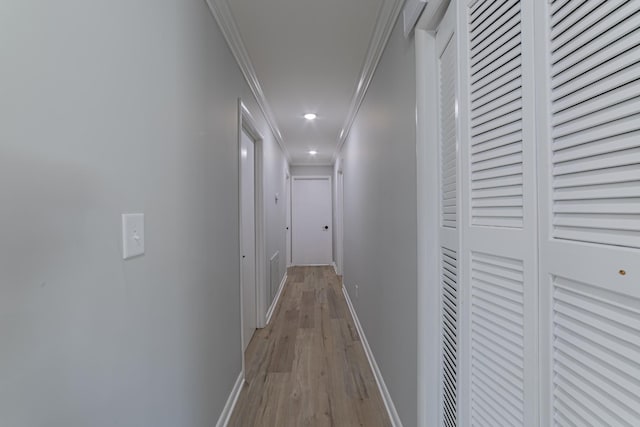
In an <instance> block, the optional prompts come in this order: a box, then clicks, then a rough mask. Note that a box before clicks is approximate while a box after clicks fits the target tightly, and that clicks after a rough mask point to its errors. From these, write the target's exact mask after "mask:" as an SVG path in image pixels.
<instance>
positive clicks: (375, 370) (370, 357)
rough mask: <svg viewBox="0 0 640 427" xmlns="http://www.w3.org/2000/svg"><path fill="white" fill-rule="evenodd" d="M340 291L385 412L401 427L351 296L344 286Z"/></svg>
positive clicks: (392, 423)
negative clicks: (356, 331) (385, 409)
mask: <svg viewBox="0 0 640 427" xmlns="http://www.w3.org/2000/svg"><path fill="white" fill-rule="evenodd" d="M342 293H343V294H344V298H345V299H346V300H347V305H348V306H349V311H350V312H351V317H353V322H354V323H355V324H356V329H357V330H358V335H360V341H361V342H362V346H363V347H364V352H365V354H366V355H367V360H368V361H369V366H371V370H372V371H373V376H374V377H375V379H376V383H377V384H378V389H379V390H380V395H381V396H382V400H383V401H384V406H385V408H387V413H388V414H389V419H390V420H391V425H392V426H393V427H402V421H400V416H399V415H398V411H396V406H395V405H394V404H393V400H392V399H391V395H390V394H389V390H388V389H387V386H386V384H385V383H384V379H383V378H382V373H381V372H380V368H379V367H378V363H377V362H376V359H375V357H373V353H372V352H371V347H369V342H368V341H367V337H366V336H365V334H364V332H363V330H362V325H361V324H360V319H358V315H357V314H356V310H355V309H354V308H353V304H352V303H351V298H349V293H348V292H347V289H346V288H345V287H344V286H343V287H342Z"/></svg>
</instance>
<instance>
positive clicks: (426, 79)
mask: <svg viewBox="0 0 640 427" xmlns="http://www.w3.org/2000/svg"><path fill="white" fill-rule="evenodd" d="M415 40H416V46H415V48H416V70H417V71H416V78H417V81H416V101H417V118H418V119H417V128H416V138H417V141H416V151H417V156H416V160H417V162H416V163H417V164H416V167H417V170H416V176H417V206H418V298H417V299H418V307H419V310H418V369H417V377H418V425H420V426H431V425H437V423H438V414H439V411H440V407H439V404H440V402H441V399H440V393H439V389H440V387H439V380H440V366H441V365H440V329H439V325H440V318H439V314H440V293H439V286H438V283H439V269H438V262H439V259H440V255H439V251H438V242H439V233H438V225H439V219H438V218H439V214H438V203H433V200H439V197H440V196H439V193H438V170H439V165H438V159H439V157H438V144H437V140H438V120H437V118H438V111H437V104H436V102H435V101H434V100H435V99H438V98H437V96H438V88H437V84H436V80H435V78H434V77H433V76H435V75H437V67H436V64H435V60H434V58H435V57H436V42H435V34H434V33H433V32H432V31H431V32H427V31H424V30H421V29H419V28H416V30H415Z"/></svg>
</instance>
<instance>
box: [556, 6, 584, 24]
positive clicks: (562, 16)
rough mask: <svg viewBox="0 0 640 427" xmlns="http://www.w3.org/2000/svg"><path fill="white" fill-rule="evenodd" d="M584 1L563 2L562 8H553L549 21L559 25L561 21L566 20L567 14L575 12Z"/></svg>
mask: <svg viewBox="0 0 640 427" xmlns="http://www.w3.org/2000/svg"><path fill="white" fill-rule="evenodd" d="M584 3H585V2H584V1H574V0H569V1H567V2H566V3H564V5H563V7H562V8H557V9H555V11H554V12H553V13H552V18H551V22H552V23H553V24H554V25H559V24H560V23H561V22H562V21H564V20H566V19H567V17H568V16H569V15H571V14H574V13H576V11H578V10H580V8H581V7H582V6H583V4H584Z"/></svg>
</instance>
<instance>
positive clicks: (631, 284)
mask: <svg viewBox="0 0 640 427" xmlns="http://www.w3.org/2000/svg"><path fill="white" fill-rule="evenodd" d="M536 3H538V2H536ZM565 3H566V4H565ZM565 6H566V7H565ZM536 7H538V8H539V9H538V10H539V12H540V13H539V14H538V15H537V16H540V17H541V18H542V21H543V22H540V23H538V25H537V26H536V29H538V28H540V29H542V28H545V29H549V30H548V32H546V31H540V32H539V33H538V32H537V34H538V35H539V36H540V37H541V38H540V39H539V40H538V42H539V47H540V49H539V51H538V52H539V53H540V56H539V58H538V61H537V63H538V64H541V65H540V69H539V70H538V72H539V74H540V75H542V76H546V77H547V78H546V81H544V80H542V81H541V90H540V91H539V92H540V94H541V100H542V102H541V103H540V105H539V110H538V111H539V112H540V113H541V114H540V118H541V119H543V120H548V122H547V123H546V126H545V123H544V121H543V122H542V123H541V124H540V130H541V137H540V139H539V141H540V155H539V158H540V160H541V163H542V164H541V173H540V175H539V178H540V181H539V186H540V193H539V194H540V197H539V200H540V225H541V227H540V286H541V301H540V317H541V318H542V319H543V320H544V322H543V323H542V324H541V328H540V335H541V347H542V352H541V354H542V364H541V366H542V383H541V384H542V387H543V389H542V393H541V396H542V397H543V401H542V402H541V403H542V418H541V423H542V425H552V424H553V425H602V426H604V425H607V426H640V364H639V363H640V139H639V138H640V137H639V135H640V101H639V100H640V80H638V79H639V78H640V69H639V67H638V59H639V58H640V2H639V1H637V0H636V1H630V2H624V1H617V0H616V1H613V0H612V1H606V2H595V1H593V2H591V1H587V2H585V3H584V4H582V3H581V2H577V1H570V2H554V3H548V2H540V4H536ZM544 21H546V22H544Z"/></svg>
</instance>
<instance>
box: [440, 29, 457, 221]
mask: <svg viewBox="0 0 640 427" xmlns="http://www.w3.org/2000/svg"><path fill="white" fill-rule="evenodd" d="M454 53H455V50H454V46H453V45H452V44H451V41H449V44H448V45H447V47H446V48H445V49H444V52H443V53H442V55H441V57H440V61H439V63H440V73H439V74H440V114H441V120H440V121H441V124H442V126H441V129H440V141H441V148H440V153H441V154H440V156H441V190H440V191H441V195H442V196H441V197H442V201H441V205H442V212H441V216H442V218H441V221H442V226H444V227H449V228H456V227H457V200H456V199H457V173H458V172H457V171H458V168H457V155H456V152H457V149H456V144H457V141H456V132H455V123H456V122H455V73H452V72H451V71H450V70H451V69H452V67H454V64H455V57H454Z"/></svg>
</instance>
